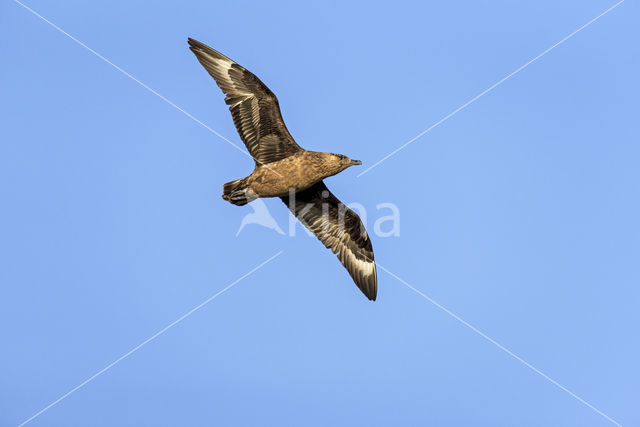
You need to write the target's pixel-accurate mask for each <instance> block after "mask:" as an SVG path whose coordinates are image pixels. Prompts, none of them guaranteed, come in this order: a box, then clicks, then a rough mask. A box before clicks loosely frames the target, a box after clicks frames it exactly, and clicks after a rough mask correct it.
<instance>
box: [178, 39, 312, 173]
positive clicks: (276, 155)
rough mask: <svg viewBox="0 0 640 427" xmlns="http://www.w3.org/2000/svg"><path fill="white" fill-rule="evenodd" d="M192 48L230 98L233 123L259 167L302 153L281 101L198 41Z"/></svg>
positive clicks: (231, 62) (191, 45) (234, 64)
mask: <svg viewBox="0 0 640 427" xmlns="http://www.w3.org/2000/svg"><path fill="white" fill-rule="evenodd" d="M189 48H190V49H191V51H192V52H193V53H194V54H195V55H196V58H198V61H200V64H202V66H203V67H204V68H205V70H207V72H208V73H209V74H210V75H211V77H213V79H214V80H215V81H216V83H217V84H218V86H219V87H220V89H222V92H224V94H225V95H226V97H225V102H226V103H227V105H229V111H231V116H232V117H233V123H234V124H235V126H236V129H237V130H238V133H239V134H240V138H242V141H243V142H244V144H245V146H246V147H247V150H249V154H251V156H252V157H253V159H254V160H255V162H256V165H261V164H267V163H272V162H276V161H278V160H282V159H284V158H285V157H288V156H291V155H292V154H295V153H296V152H298V151H300V150H302V148H300V146H299V145H298V144H297V143H296V142H295V140H294V139H293V137H292V136H291V134H290V133H289V130H288V129H287V126H286V125H285V123H284V120H283V119H282V113H281V112H280V105H279V104H278V99H277V98H276V96H275V95H274V94H273V92H271V90H270V89H269V88H268V87H267V86H266V85H265V84H264V83H262V82H261V81H260V79H258V78H257V77H256V76H255V75H254V74H252V73H251V72H250V71H248V70H247V69H246V68H244V67H242V66H240V65H239V64H237V63H235V62H234V61H232V60H231V59H229V58H227V57H226V56H224V55H223V54H221V53H220V52H217V51H215V50H213V49H211V48H210V47H209V46H207V45H205V44H203V43H200V42H199V41H197V40H194V39H191V38H190V39H189Z"/></svg>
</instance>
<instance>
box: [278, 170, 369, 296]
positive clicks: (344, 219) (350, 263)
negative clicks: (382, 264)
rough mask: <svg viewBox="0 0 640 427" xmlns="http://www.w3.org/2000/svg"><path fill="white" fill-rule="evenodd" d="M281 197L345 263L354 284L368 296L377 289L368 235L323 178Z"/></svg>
mask: <svg viewBox="0 0 640 427" xmlns="http://www.w3.org/2000/svg"><path fill="white" fill-rule="evenodd" d="M282 201H283V202H284V203H285V204H286V205H287V206H288V207H289V209H290V210H291V212H293V214H294V215H295V216H296V218H298V219H299V220H300V222H302V224H304V226H305V227H307V228H308V229H309V230H311V231H312V232H313V234H315V235H316V237H318V239H320V241H321V242H322V243H323V244H324V245H325V246H326V247H327V248H329V249H331V251H332V252H333V253H335V254H337V256H338V259H339V260H340V262H341V263H342V265H344V266H345V268H346V269H347V271H348V272H349V274H350V275H351V277H352V278H353V281H354V282H355V283H356V285H357V286H358V288H360V290H361V291H362V293H364V294H365V295H366V297H367V298H369V299H370V300H375V299H376V295H377V291H378V282H377V273H376V264H375V261H374V258H373V246H372V245H371V239H369V235H368V234H367V231H366V230H365V228H364V224H362V221H361V220H360V217H359V216H358V215H357V214H356V213H355V212H353V211H352V210H351V209H349V208H347V207H346V206H345V205H344V204H343V203H342V202H340V200H338V198H336V197H335V196H334V195H333V194H331V192H330V191H329V189H328V188H327V186H326V185H325V184H324V182H322V181H320V182H318V183H316V184H314V185H312V186H311V187H309V188H308V189H306V190H303V191H299V192H297V193H296V194H295V200H294V199H293V198H291V199H290V198H289V196H286V197H282Z"/></svg>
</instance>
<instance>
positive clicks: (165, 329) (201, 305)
mask: <svg viewBox="0 0 640 427" xmlns="http://www.w3.org/2000/svg"><path fill="white" fill-rule="evenodd" d="M282 252H283V251H280V252H278V253H277V254H275V255H273V256H272V257H271V258H269V259H267V260H266V261H264V262H263V263H261V264H260V265H258V266H257V267H254V268H253V269H252V270H251V271H249V272H248V273H246V274H244V275H243V276H241V277H240V278H239V279H236V280H235V281H234V282H233V283H231V284H230V285H228V286H227V287H225V288H224V289H222V290H221V291H219V292H218V293H216V294H215V295H212V296H210V297H209V298H207V299H206V300H204V302H202V303H201V304H199V305H197V306H196V307H194V308H193V309H191V310H189V311H188V312H186V313H185V314H183V315H182V316H180V317H179V318H178V319H176V320H174V321H173V322H171V323H169V324H168V325H167V326H165V327H164V328H162V329H161V330H159V331H158V332H156V333H155V334H153V335H151V336H150V337H149V338H147V339H146V340H144V341H143V342H142V343H140V344H138V345H137V346H135V347H134V348H132V349H131V350H129V351H128V352H126V353H125V354H123V355H122V356H120V357H119V358H117V359H116V360H114V361H113V362H111V363H109V364H108V365H107V366H105V367H104V368H102V369H101V370H99V371H98V372H96V373H95V374H93V375H92V376H90V377H89V378H87V379H86V380H84V381H83V382H81V383H80V384H78V385H77V386H76V387H74V388H72V389H71V390H69V391H68V392H67V393H65V394H63V395H62V396H60V397H59V398H58V399H56V400H54V401H53V402H51V403H50V404H49V405H47V406H45V407H44V408H42V409H41V410H40V411H38V412H36V413H35V414H34V415H32V416H31V417H30V418H28V419H27V420H25V421H24V422H22V424H20V425H19V426H18V427H22V426H23V425H25V424H27V423H29V422H31V421H32V420H33V419H34V418H36V417H38V416H40V415H41V414H42V413H43V412H45V411H47V410H48V409H50V408H51V407H52V406H54V405H56V404H58V403H60V402H61V401H62V400H64V399H66V398H67V397H69V396H70V395H71V394H73V393H75V392H76V391H78V390H79V389H81V388H82V387H84V386H85V385H87V384H88V383H90V382H91V381H93V380H94V379H95V378H97V377H98V376H100V375H102V374H103V373H105V372H106V371H108V370H109V369H111V368H112V367H114V366H115V365H117V364H118V363H120V362H121V361H122V360H124V359H126V358H127V357H129V356H130V355H132V354H133V353H135V352H136V351H138V350H140V348H142V347H144V346H145V345H147V344H148V343H150V342H151V341H153V340H154V339H156V338H157V337H159V336H160V335H162V334H163V333H165V332H166V331H168V330H169V329H171V328H172V327H174V326H175V325H177V324H178V323H180V322H182V321H183V320H184V319H186V318H187V317H189V316H191V315H192V314H193V313H195V312H196V311H198V310H200V309H201V308H202V307H204V306H205V305H207V304H208V303H210V302H211V301H213V300H214V299H216V298H217V297H218V296H220V295H222V294H223V293H224V292H226V291H227V290H229V289H231V287H233V286H235V285H236V284H238V283H239V282H240V281H241V280H243V279H245V278H246V277H248V276H250V275H251V274H253V273H255V272H256V271H257V270H259V269H260V268H262V267H264V266H265V265H266V264H268V263H269V262H271V261H273V260H274V259H275V258H277V257H278V256H280V255H281V254H282Z"/></svg>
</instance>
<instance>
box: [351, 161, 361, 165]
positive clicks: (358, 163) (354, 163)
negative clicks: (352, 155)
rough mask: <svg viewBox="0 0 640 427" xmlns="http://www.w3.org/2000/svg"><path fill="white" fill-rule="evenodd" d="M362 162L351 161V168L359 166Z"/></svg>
mask: <svg viewBox="0 0 640 427" xmlns="http://www.w3.org/2000/svg"><path fill="white" fill-rule="evenodd" d="M361 164H362V162H361V161H360V160H351V166H355V165H361Z"/></svg>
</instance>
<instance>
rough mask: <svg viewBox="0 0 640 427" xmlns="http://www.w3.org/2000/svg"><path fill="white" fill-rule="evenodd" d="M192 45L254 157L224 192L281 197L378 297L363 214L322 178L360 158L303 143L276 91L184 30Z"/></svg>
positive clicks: (242, 197) (230, 196) (229, 197)
mask: <svg viewBox="0 0 640 427" xmlns="http://www.w3.org/2000/svg"><path fill="white" fill-rule="evenodd" d="M189 48H190V49H191V51H192V52H193V53H194V54H195V55H196V58H197V59H198V61H200V64H202V66H203V67H204V68H205V70H207V72H208V73H209V74H210V75H211V77H213V79H214V80H215V81H216V83H217V84H218V86H219V87H220V89H222V92H223V93H224V94H225V95H226V96H225V102H226V103H227V105H229V110H230V111H231V116H232V117H233V123H234V124H235V126H236V129H237V130H238V133H239V134H240V138H241V139H242V141H243V142H244V144H245V146H246V147H247V150H249V154H250V155H251V157H253V159H254V161H255V169H254V170H253V172H252V173H251V175H249V176H247V177H246V178H241V179H237V180H235V181H231V182H228V183H226V184H224V185H223V187H222V191H223V194H222V198H223V199H224V200H226V201H228V202H230V203H232V204H234V205H239V206H242V205H245V204H247V203H249V202H250V201H252V200H254V199H256V198H259V197H279V198H280V199H282V201H283V202H284V203H285V204H286V205H287V206H288V207H289V209H290V210H291V212H292V213H293V214H294V215H295V216H296V218H298V220H300V222H302V224H304V225H305V227H307V228H308V229H309V230H311V231H312V232H313V233H314V234H315V235H316V237H318V239H319V240H320V241H321V242H322V243H323V244H324V245H325V246H326V247H327V248H329V249H331V250H332V251H333V253H335V254H336V255H337V256H338V259H339V260H340V262H341V263H342V264H343V265H344V267H345V268H346V269H347V271H348V272H349V274H350V275H351V278H352V279H353V281H354V282H355V283H356V285H357V286H358V288H360V290H361V291H362V292H363V293H364V294H365V296H366V297H367V298H369V299H370V300H375V299H376V294H377V289H378V284H377V274H376V264H375V261H374V258H373V247H372V245H371V239H369V235H368V234H367V231H366V230H365V228H364V224H363V223H362V221H361V220H360V217H358V215H357V214H356V213H355V212H353V211H352V210H351V209H349V208H347V207H346V206H345V205H344V204H343V203H342V202H340V200H338V198H336V197H335V196H334V195H333V194H331V192H330V191H329V189H328V188H327V186H326V185H325V184H324V182H323V179H325V178H327V177H330V176H333V175H336V174H337V173H339V172H342V171H343V170H345V169H346V168H348V167H350V166H354V165H361V164H362V162H361V161H359V160H352V159H350V158H349V157H347V156H344V155H342V154H334V153H322V152H316V151H308V150H305V149H303V148H302V147H300V146H299V145H298V144H297V143H296V141H295V140H294V139H293V137H292V136H291V134H290V133H289V131H288V130H287V126H286V125H285V123H284V120H283V119H282V114H281V113H280V106H279V104H278V99H277V98H276V96H275V95H274V94H273V92H271V90H269V88H268V87H267V86H266V85H265V84H264V83H262V82H261V81H260V79H258V78H257V77H256V76H255V75H254V74H252V73H251V72H250V71H248V70H247V69H246V68H244V67H242V66H240V65H239V64H237V63H236V62H234V61H232V60H231V59H229V58H227V57H226V56H224V55H222V54H221V53H219V52H217V51H215V50H213V49H211V48H210V47H209V46H207V45H205V44H203V43H200V42H199V41H197V40H194V39H192V38H189Z"/></svg>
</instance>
